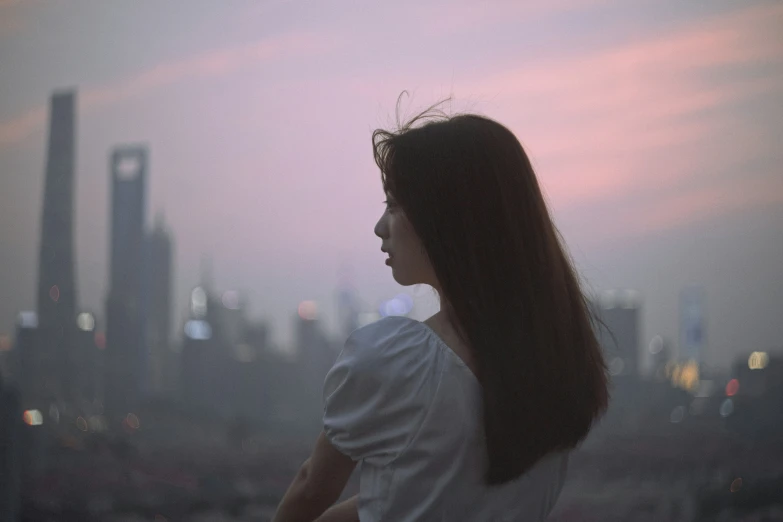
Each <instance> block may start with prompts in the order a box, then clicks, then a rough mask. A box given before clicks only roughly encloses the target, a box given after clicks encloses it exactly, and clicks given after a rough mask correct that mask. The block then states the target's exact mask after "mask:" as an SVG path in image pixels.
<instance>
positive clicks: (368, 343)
mask: <svg viewBox="0 0 783 522" xmlns="http://www.w3.org/2000/svg"><path fill="white" fill-rule="evenodd" d="M432 342H433V339H432V336H431V335H430V333H429V330H428V329H427V328H425V327H423V326H422V324H421V323H420V322H419V321H416V320H414V319H410V318H407V317H400V316H390V317H385V318H383V319H380V320H379V321H375V322H374V323H370V324H368V325H366V326H363V327H361V328H358V329H356V330H354V331H353V332H352V333H351V335H350V336H349V337H348V340H347V341H346V342H345V347H344V349H343V354H344V355H350V356H352V358H354V360H355V363H356V364H360V365H363V366H364V365H366V366H370V367H373V366H376V365H378V364H381V365H382V366H383V367H387V365H389V364H392V365H393V364H394V363H398V364H405V363H408V362H411V361H418V362H421V361H422V360H426V359H427V354H429V353H431V350H427V346H428V345H429V344H431V343H432Z"/></svg>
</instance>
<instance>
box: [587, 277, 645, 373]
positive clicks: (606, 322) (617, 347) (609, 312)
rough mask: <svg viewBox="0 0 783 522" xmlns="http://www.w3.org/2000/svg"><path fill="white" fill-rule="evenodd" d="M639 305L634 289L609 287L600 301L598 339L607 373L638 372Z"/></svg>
mask: <svg viewBox="0 0 783 522" xmlns="http://www.w3.org/2000/svg"><path fill="white" fill-rule="evenodd" d="M640 311H641V308H640V305H639V302H638V297H637V295H636V292H635V291H633V290H624V291H616V290H612V291H608V292H605V293H604V296H603V299H602V300H601V303H600V309H599V314H598V315H599V317H600V319H601V320H602V321H603V325H599V328H598V332H597V334H598V340H599V342H600V343H601V346H602V347H603V349H604V357H605V358H606V363H607V366H608V368H609V373H610V374H611V375H612V376H614V377H618V376H633V377H638V375H639V326H640V324H639V323H640V319H639V314H640Z"/></svg>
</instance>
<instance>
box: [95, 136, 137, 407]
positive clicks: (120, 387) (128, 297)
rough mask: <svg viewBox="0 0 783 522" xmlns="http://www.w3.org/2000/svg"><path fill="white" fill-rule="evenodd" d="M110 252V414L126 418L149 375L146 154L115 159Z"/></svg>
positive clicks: (125, 151)
mask: <svg viewBox="0 0 783 522" xmlns="http://www.w3.org/2000/svg"><path fill="white" fill-rule="evenodd" d="M110 171H111V187H112V188H111V241H110V242H111V248H110V269H109V295H108V298H107V302H106V354H105V355H106V375H105V386H106V389H105V401H106V410H107V412H108V413H109V414H111V415H123V416H124V415H125V414H126V413H128V412H129V411H131V408H132V407H133V406H134V405H135V404H136V403H137V401H138V399H139V397H140V395H141V392H142V389H143V386H144V376H145V373H146V369H147V360H146V355H147V354H146V347H145V346H144V342H145V335H144V332H145V311H146V310H145V304H146V299H145V297H146V296H145V291H144V290H145V288H144V268H145V266H146V263H145V258H146V255H145V254H146V253H145V247H146V246H147V244H146V242H145V240H144V216H145V185H146V177H147V149H146V148H145V147H142V146H133V147H119V148H117V149H115V150H114V151H113V152H112V154H111V158H110Z"/></svg>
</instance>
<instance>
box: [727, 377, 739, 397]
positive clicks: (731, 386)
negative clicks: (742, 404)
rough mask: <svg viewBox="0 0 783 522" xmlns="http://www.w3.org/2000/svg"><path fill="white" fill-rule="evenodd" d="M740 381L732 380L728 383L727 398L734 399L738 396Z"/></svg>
mask: <svg viewBox="0 0 783 522" xmlns="http://www.w3.org/2000/svg"><path fill="white" fill-rule="evenodd" d="M739 385H740V384H739V381H738V380H737V379H732V380H730V381H729V382H728V383H726V396H727V397H734V396H735V395H737V392H738V391H739Z"/></svg>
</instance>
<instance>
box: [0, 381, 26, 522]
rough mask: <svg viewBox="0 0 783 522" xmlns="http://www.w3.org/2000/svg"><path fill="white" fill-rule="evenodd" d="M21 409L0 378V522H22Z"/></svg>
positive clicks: (17, 398) (14, 396)
mask: <svg viewBox="0 0 783 522" xmlns="http://www.w3.org/2000/svg"><path fill="white" fill-rule="evenodd" d="M21 446H22V408H21V406H20V403H19V395H18V393H17V392H16V390H14V389H13V388H10V387H6V386H4V385H3V379H2V378H1V377H0V520H21V519H22V513H21V493H22V488H21V484H22V473H21V464H22V458H21V456H20V453H21V451H20V450H21Z"/></svg>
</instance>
